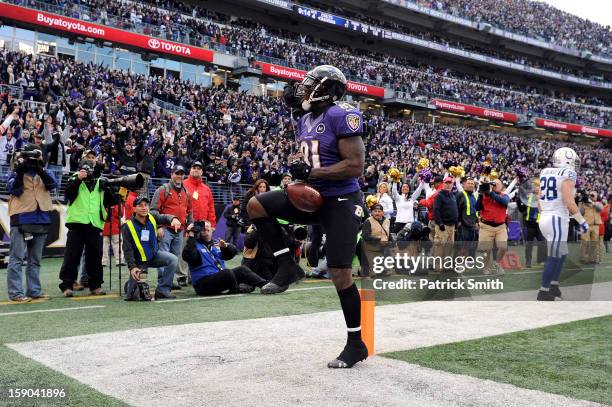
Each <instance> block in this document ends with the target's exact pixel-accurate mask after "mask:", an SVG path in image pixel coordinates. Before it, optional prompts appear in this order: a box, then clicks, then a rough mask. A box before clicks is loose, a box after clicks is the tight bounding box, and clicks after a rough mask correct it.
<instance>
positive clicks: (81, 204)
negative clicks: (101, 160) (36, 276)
mask: <svg viewBox="0 0 612 407" xmlns="http://www.w3.org/2000/svg"><path fill="white" fill-rule="evenodd" d="M94 168H95V163H94V162H93V161H90V160H83V161H81V163H80V165H79V172H77V173H75V174H74V175H72V176H71V177H70V179H69V180H68V182H67V183H66V191H65V196H66V200H67V201H68V209H67V215H68V216H67V218H66V227H67V228H68V235H67V238H66V251H65V252H64V263H63V264H62V268H61V270H60V275H59V277H60V280H62V282H61V284H60V285H59V288H60V290H61V291H62V293H63V294H64V296H66V297H72V296H73V294H74V292H73V286H74V283H75V282H76V280H77V274H78V267H79V263H80V261H81V254H82V252H83V247H84V248H85V268H86V270H87V275H88V277H89V281H88V285H89V289H90V290H91V294H92V295H105V294H106V293H105V292H104V291H102V288H101V286H102V283H103V279H102V230H103V229H104V223H105V221H106V208H108V207H112V206H113V205H115V204H117V203H118V202H119V201H118V200H119V197H118V196H117V194H116V193H114V191H113V189H112V188H109V187H105V184H106V183H107V180H105V179H104V178H99V177H97V176H96V174H95V173H94Z"/></svg>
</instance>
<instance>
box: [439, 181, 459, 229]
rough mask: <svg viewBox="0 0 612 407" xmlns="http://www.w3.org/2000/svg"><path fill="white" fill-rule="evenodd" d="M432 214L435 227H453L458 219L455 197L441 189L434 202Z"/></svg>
mask: <svg viewBox="0 0 612 407" xmlns="http://www.w3.org/2000/svg"><path fill="white" fill-rule="evenodd" d="M433 212H434V219H435V221H436V224H437V225H447V226H455V225H456V224H457V220H458V219H459V211H458V209H457V200H456V199H455V195H454V194H453V193H452V192H451V191H447V190H445V189H441V190H440V191H439V192H438V196H436V199H435V200H434V204H433Z"/></svg>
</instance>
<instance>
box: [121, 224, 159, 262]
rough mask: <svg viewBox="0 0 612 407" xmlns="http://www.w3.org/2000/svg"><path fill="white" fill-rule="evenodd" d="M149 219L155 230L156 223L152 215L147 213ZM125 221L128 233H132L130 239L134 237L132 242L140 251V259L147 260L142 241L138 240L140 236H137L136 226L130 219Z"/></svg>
mask: <svg viewBox="0 0 612 407" xmlns="http://www.w3.org/2000/svg"><path fill="white" fill-rule="evenodd" d="M149 220H150V221H151V223H152V224H153V229H154V230H155V231H157V223H156V222H155V218H154V217H153V215H151V214H149ZM125 223H127V226H128V229H130V234H131V235H132V239H134V244H135V245H136V248H137V249H138V253H140V258H141V259H142V261H147V255H146V254H145V251H144V247H142V243H141V242H140V237H139V236H138V233H136V228H134V223H133V222H132V219H129V220H127V221H126V222H125ZM145 226H146V225H145Z"/></svg>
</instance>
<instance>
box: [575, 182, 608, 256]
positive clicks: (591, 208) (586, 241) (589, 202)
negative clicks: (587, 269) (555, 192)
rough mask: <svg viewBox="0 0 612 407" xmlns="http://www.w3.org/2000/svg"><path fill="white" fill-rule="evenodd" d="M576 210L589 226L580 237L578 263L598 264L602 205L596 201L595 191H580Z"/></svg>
mask: <svg viewBox="0 0 612 407" xmlns="http://www.w3.org/2000/svg"><path fill="white" fill-rule="evenodd" d="M578 209H579V210H580V213H581V214H582V216H584V220H585V221H586V223H587V224H588V225H589V230H588V232H586V233H582V234H581V235H580V261H581V262H582V263H584V264H596V263H598V259H599V256H598V252H599V225H601V224H602V220H601V211H602V210H603V204H602V203H601V202H598V201H597V192H596V191H591V192H587V191H582V192H581V194H580V203H579V204H578Z"/></svg>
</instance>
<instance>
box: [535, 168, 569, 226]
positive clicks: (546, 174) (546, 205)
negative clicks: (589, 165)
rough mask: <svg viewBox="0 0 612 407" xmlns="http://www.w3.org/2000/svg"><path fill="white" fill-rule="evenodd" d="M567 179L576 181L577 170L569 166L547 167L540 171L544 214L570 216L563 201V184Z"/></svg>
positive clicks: (541, 201) (541, 200)
mask: <svg viewBox="0 0 612 407" xmlns="http://www.w3.org/2000/svg"><path fill="white" fill-rule="evenodd" d="M566 179H570V180H572V181H574V182H576V171H574V170H572V169H569V168H545V169H543V170H542V172H541V173H540V205H541V208H542V212H541V213H542V215H554V216H560V217H562V218H569V210H568V209H567V206H566V205H565V203H564V202H563V194H562V192H561V185H563V182H564V181H565V180H566Z"/></svg>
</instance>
